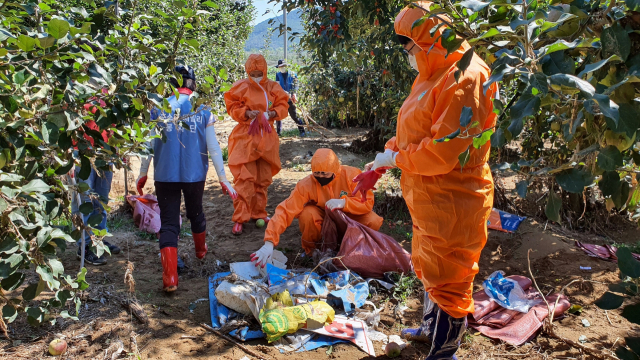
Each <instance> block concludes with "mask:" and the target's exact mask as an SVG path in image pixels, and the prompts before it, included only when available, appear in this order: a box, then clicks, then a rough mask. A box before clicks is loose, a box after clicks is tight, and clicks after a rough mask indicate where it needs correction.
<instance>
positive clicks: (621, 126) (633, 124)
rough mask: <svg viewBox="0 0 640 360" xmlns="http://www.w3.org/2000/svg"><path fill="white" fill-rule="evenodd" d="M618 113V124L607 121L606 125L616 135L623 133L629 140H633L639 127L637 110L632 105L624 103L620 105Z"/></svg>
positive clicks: (639, 117) (639, 120)
mask: <svg viewBox="0 0 640 360" xmlns="http://www.w3.org/2000/svg"><path fill="white" fill-rule="evenodd" d="M618 113H619V120H618V123H617V124H616V123H615V122H614V121H607V125H608V126H609V128H611V130H613V131H615V132H618V133H625V134H627V136H628V137H629V138H633V135H634V134H635V133H636V132H637V131H638V127H640V116H638V109H637V108H636V107H635V106H634V105H632V104H627V103H624V104H620V107H619V108H618ZM607 119H608V118H607Z"/></svg>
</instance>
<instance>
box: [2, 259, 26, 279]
mask: <svg viewBox="0 0 640 360" xmlns="http://www.w3.org/2000/svg"><path fill="white" fill-rule="evenodd" d="M23 259H24V258H23V256H22V254H13V255H11V256H9V257H8V258H6V259H1V260H0V279H5V278H8V277H9V276H10V275H12V274H13V273H14V272H15V271H16V269H17V268H18V266H20V264H21V263H22V261H23Z"/></svg>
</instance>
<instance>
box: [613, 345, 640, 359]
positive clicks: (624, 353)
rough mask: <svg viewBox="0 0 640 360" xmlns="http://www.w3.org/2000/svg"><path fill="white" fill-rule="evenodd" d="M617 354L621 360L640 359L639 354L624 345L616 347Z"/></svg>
mask: <svg viewBox="0 0 640 360" xmlns="http://www.w3.org/2000/svg"><path fill="white" fill-rule="evenodd" d="M616 356H617V357H618V359H620V360H638V359H639V358H638V355H636V354H634V353H633V352H631V351H629V350H628V349H627V348H625V347H622V346H618V348H617V349H616Z"/></svg>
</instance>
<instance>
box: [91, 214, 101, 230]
mask: <svg viewBox="0 0 640 360" xmlns="http://www.w3.org/2000/svg"><path fill="white" fill-rule="evenodd" d="M101 222H102V214H93V215H91V216H90V217H89V220H87V225H89V226H91V227H96V226H98V225H100V223H101Z"/></svg>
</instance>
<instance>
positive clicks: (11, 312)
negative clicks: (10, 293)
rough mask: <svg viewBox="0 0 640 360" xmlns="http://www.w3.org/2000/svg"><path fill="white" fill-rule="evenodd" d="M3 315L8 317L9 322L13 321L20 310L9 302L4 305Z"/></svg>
mask: <svg viewBox="0 0 640 360" xmlns="http://www.w3.org/2000/svg"><path fill="white" fill-rule="evenodd" d="M2 317H3V318H5V319H7V322H8V323H12V322H13V320H15V319H16V318H17V317H18V312H17V311H16V309H15V308H14V307H13V306H11V305H9V304H5V305H4V306H3V307H2Z"/></svg>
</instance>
